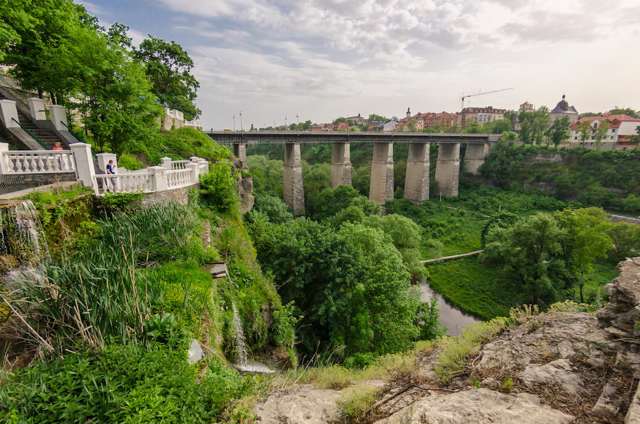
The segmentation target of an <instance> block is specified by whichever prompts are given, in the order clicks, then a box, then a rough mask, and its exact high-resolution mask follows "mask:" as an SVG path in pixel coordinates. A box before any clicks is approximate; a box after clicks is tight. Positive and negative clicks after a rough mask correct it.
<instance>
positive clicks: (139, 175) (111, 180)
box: [96, 172, 154, 195]
mask: <svg viewBox="0 0 640 424" xmlns="http://www.w3.org/2000/svg"><path fill="white" fill-rule="evenodd" d="M96 183H97V184H96V193H97V194H99V195H102V194H105V193H151V192H153V191H154V190H153V189H154V186H153V180H152V176H151V173H149V172H132V173H126V174H117V175H113V174H98V175H96Z"/></svg>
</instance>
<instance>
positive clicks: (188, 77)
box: [134, 36, 200, 120]
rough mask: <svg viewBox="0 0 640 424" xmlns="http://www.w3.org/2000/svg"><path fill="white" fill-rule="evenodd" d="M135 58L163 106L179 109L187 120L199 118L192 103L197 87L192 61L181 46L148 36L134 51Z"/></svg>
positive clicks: (197, 110)
mask: <svg viewBox="0 0 640 424" xmlns="http://www.w3.org/2000/svg"><path fill="white" fill-rule="evenodd" d="M134 57H135V58H136V59H138V60H139V61H141V62H142V63H144V65H145V70H146V73H147V77H148V78H149V80H150V81H151V86H152V91H153V93H154V94H155V95H156V96H157V97H158V99H159V100H160V103H162V105H164V106H166V107H168V108H171V109H177V110H181V111H182V112H184V115H185V119H187V120H191V119H194V118H197V117H198V116H199V115H200V109H198V108H197V107H196V105H195V103H194V102H195V99H196V93H197V90H198V88H199V87H200V84H199V83H198V81H197V80H196V79H195V77H194V76H193V75H192V74H191V71H192V69H193V60H192V59H191V57H190V56H189V54H188V53H187V52H186V51H185V50H184V48H182V46H181V45H180V44H178V43H176V42H175V41H164V40H162V39H160V38H156V37H152V36H149V37H148V38H146V39H145V40H144V41H142V43H140V46H139V47H138V48H137V49H135V50H134Z"/></svg>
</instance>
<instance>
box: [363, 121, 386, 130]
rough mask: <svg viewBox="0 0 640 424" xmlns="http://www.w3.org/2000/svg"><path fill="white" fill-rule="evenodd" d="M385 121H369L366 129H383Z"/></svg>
mask: <svg viewBox="0 0 640 424" xmlns="http://www.w3.org/2000/svg"><path fill="white" fill-rule="evenodd" d="M384 124H385V121H369V125H367V131H383V130H384Z"/></svg>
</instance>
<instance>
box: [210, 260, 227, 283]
mask: <svg viewBox="0 0 640 424" xmlns="http://www.w3.org/2000/svg"><path fill="white" fill-rule="evenodd" d="M209 273H210V274H211V276H212V277H213V278H214V279H217V278H225V277H227V276H228V275H229V272H228V270H227V264H225V263H224V262H221V263H216V264H211V267H210V268H209Z"/></svg>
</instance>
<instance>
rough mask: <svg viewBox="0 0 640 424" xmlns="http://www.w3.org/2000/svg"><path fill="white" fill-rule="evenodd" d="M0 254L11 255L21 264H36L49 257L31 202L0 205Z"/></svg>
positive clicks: (36, 214)
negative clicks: (0, 226)
mask: <svg viewBox="0 0 640 424" xmlns="http://www.w3.org/2000/svg"><path fill="white" fill-rule="evenodd" d="M0 224H1V225H2V230H1V231H0V254H3V255H12V256H15V257H16V258H18V259H20V260H21V262H31V263H34V262H35V263H37V262H39V261H40V260H41V259H43V258H46V257H48V256H49V249H48V246H47V242H46V238H45V237H44V232H43V231H42V227H41V226H40V221H39V220H38V211H37V210H36V208H35V206H34V205H33V202H31V200H22V201H10V202H8V203H5V204H2V205H0Z"/></svg>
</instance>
